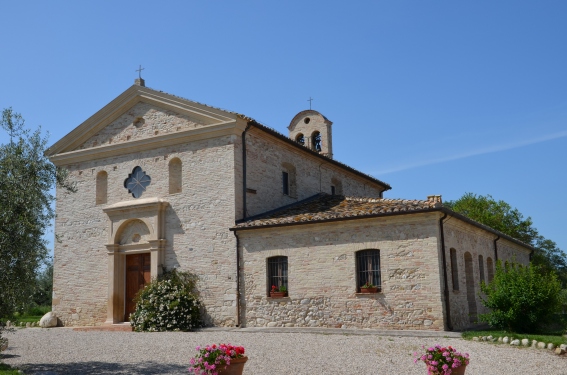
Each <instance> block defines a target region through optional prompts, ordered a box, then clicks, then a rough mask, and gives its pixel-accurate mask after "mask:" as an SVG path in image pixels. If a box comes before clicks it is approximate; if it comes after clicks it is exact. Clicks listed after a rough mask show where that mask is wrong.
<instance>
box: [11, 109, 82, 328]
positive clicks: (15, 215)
mask: <svg viewBox="0 0 567 375" xmlns="http://www.w3.org/2000/svg"><path fill="white" fill-rule="evenodd" d="M0 126H1V128H2V129H3V130H4V131H6V132H7V133H8V135H9V138H10V141H9V143H7V144H0V207H1V209H0V285H1V287H0V318H2V317H9V316H11V315H12V314H13V313H14V311H15V310H16V309H18V308H21V307H23V306H25V305H26V304H27V303H29V302H30V300H31V299H32V298H33V296H34V292H35V288H36V286H37V282H36V280H37V276H38V272H39V271H40V270H41V266H42V265H43V264H44V261H45V260H46V259H47V255H48V249H47V241H46V240H45V239H44V238H43V235H44V234H45V233H46V231H47V229H48V227H49V226H50V225H51V220H52V219H53V217H54V210H53V207H52V203H53V201H54V199H55V197H54V196H53V195H52V193H51V192H50V191H51V190H52V187H53V186H54V185H55V184H59V185H60V186H63V187H64V188H65V189H66V190H65V191H69V192H72V191H74V190H75V189H74V186H72V185H71V184H69V183H68V181H67V178H66V177H67V175H66V173H65V171H63V170H59V169H57V168H56V167H55V166H54V165H53V164H52V163H50V162H49V160H48V159H47V158H46V157H45V155H44V150H45V149H46V143H47V138H46V137H42V135H41V129H37V130H35V131H30V130H28V129H25V128H24V120H23V119H22V116H21V115H19V114H17V113H14V112H13V111H12V109H11V108H9V109H5V110H3V111H2V118H1V119H0ZM1 329H2V327H0V333H1Z"/></svg>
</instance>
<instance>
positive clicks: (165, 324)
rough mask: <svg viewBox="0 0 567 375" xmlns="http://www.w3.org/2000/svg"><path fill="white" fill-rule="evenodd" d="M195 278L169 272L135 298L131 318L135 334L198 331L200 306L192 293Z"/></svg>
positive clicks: (181, 273) (189, 275)
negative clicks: (134, 307)
mask: <svg viewBox="0 0 567 375" xmlns="http://www.w3.org/2000/svg"><path fill="white" fill-rule="evenodd" d="M195 281H196V278H195V276H194V275H191V274H189V273H186V272H177V271H175V270H174V271H172V272H169V273H166V274H165V275H164V276H163V277H161V278H159V279H157V280H153V281H152V282H150V283H149V284H148V285H146V287H145V288H144V289H142V290H141V291H140V292H139V293H138V295H137V296H136V299H135V301H136V310H135V311H134V312H133V313H132V314H130V324H131V325H132V327H134V330H135V331H138V332H141V331H149V332H158V331H190V330H192V329H195V328H198V327H201V313H200V311H201V303H200V302H199V300H198V298H197V295H196V293H195V292H194V290H195Z"/></svg>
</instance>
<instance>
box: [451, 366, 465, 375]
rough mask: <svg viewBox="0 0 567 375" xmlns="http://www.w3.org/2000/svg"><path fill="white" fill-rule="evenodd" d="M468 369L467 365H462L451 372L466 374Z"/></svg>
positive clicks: (456, 374)
mask: <svg viewBox="0 0 567 375" xmlns="http://www.w3.org/2000/svg"><path fill="white" fill-rule="evenodd" d="M466 369H467V365H461V366H459V367H457V368H456V369H454V370H453V372H451V374H452V375H465V370H466Z"/></svg>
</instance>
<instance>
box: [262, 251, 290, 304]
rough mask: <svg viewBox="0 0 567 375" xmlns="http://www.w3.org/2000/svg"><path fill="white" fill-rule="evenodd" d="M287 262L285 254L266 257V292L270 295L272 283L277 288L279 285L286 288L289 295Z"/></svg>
mask: <svg viewBox="0 0 567 375" xmlns="http://www.w3.org/2000/svg"><path fill="white" fill-rule="evenodd" d="M288 275H289V263H288V258H287V256H285V255H276V256H273V257H269V258H266V293H267V296H268V297H269V296H270V291H271V289H272V285H275V286H276V287H277V288H279V287H280V286H281V285H283V286H285V287H286V288H287V292H288V295H289V284H288V280H289V278H288Z"/></svg>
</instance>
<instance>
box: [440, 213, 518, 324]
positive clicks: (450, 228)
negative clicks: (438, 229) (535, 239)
mask: <svg viewBox="0 0 567 375" xmlns="http://www.w3.org/2000/svg"><path fill="white" fill-rule="evenodd" d="M443 225H444V231H445V256H446V259H447V282H448V284H449V300H450V310H451V311H450V315H451V322H452V325H453V328H454V329H456V330H461V329H465V328H467V327H470V326H471V325H474V324H476V321H477V316H478V314H485V313H487V312H488V309H487V308H486V307H484V305H483V304H482V302H481V300H480V296H479V293H480V281H481V267H483V275H484V281H485V282H489V281H490V279H489V276H490V275H491V274H493V272H494V269H495V267H496V258H495V252H494V240H495V239H496V238H497V236H496V235H494V234H492V233H490V232H487V231H485V230H483V229H480V228H477V227H475V226H473V225H471V224H468V223H466V222H463V221H461V220H458V219H456V218H449V219H448V220H445V222H444V224H443ZM497 245H498V259H501V260H502V261H505V260H510V259H512V258H515V259H516V260H517V261H518V262H521V263H523V264H528V263H529V250H528V249H527V248H523V247H521V246H519V245H516V244H514V243H512V242H510V241H507V240H505V239H500V240H499V241H498V242H497ZM451 249H454V250H455V253H456V261H457V262H456V266H457V270H456V272H457V275H458V287H457V288H456V285H455V284H454V283H453V278H452V274H453V272H454V271H453V269H452V264H451ZM467 254H468V255H467ZM469 255H470V258H469ZM480 256H482V266H481V258H480ZM467 260H468V262H469V263H468V265H467ZM491 264H492V266H490V265H491ZM490 268H491V269H490ZM471 281H472V282H471ZM475 310H476V311H475Z"/></svg>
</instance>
